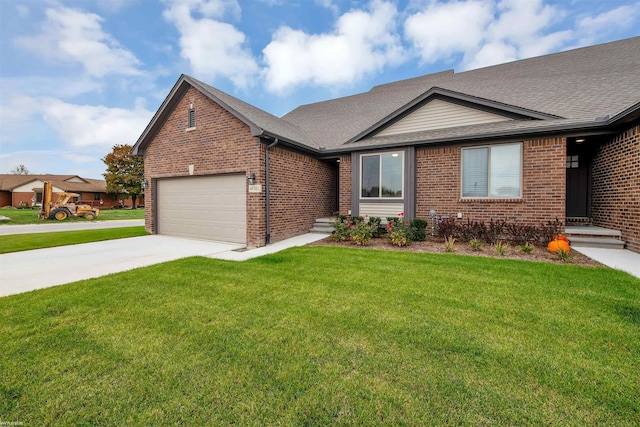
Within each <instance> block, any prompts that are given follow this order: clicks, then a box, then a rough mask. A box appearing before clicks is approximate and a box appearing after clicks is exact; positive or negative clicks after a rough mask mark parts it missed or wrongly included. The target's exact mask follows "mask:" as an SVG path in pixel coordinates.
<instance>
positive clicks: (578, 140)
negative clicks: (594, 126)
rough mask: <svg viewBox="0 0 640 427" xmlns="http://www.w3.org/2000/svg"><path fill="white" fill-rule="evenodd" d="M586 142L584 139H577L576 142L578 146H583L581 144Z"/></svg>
mask: <svg viewBox="0 0 640 427" xmlns="http://www.w3.org/2000/svg"><path fill="white" fill-rule="evenodd" d="M585 141H586V140H585V139H584V138H578V139H576V142H577V143H578V144H581V143H583V142H585Z"/></svg>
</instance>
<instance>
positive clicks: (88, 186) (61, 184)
mask: <svg viewBox="0 0 640 427" xmlns="http://www.w3.org/2000/svg"><path fill="white" fill-rule="evenodd" d="M44 181H51V184H52V185H53V191H52V193H53V200H54V201H55V200H56V198H57V196H58V195H59V194H60V193H63V192H67V193H78V194H79V195H80V196H79V197H75V198H74V202H75V203H84V204H87V205H92V206H95V207H98V208H102V209H111V208H112V207H121V206H128V207H130V206H131V198H128V197H123V196H122V195H115V194H107V192H106V188H107V184H106V182H105V181H104V180H103V179H90V178H82V177H80V176H78V175H50V174H44V175H14V174H0V206H14V207H19V206H42V190H43V188H44ZM139 200H140V199H139Z"/></svg>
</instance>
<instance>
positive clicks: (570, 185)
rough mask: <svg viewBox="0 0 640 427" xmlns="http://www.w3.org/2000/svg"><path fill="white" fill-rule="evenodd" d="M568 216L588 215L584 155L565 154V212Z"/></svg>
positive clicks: (586, 175)
mask: <svg viewBox="0 0 640 427" xmlns="http://www.w3.org/2000/svg"><path fill="white" fill-rule="evenodd" d="M566 215H567V216H568V217H588V216H589V164H588V161H587V159H586V156H584V155H582V154H574V155H568V156H567V213H566Z"/></svg>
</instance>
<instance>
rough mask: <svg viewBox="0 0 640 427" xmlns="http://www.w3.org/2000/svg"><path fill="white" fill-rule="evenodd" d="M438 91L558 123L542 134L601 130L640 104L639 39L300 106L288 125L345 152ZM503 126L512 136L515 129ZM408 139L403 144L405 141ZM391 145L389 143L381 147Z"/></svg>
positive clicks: (524, 123) (543, 124) (396, 84)
mask: <svg viewBox="0 0 640 427" xmlns="http://www.w3.org/2000/svg"><path fill="white" fill-rule="evenodd" d="M433 88H441V89H443V90H448V91H453V92H455V93H460V94H465V95H468V96H471V97H476V98H478V99H480V100H486V101H492V102H496V103H500V104H503V105H505V106H510V107H513V108H518V109H523V110H529V111H531V112H538V113H541V114H546V115H549V116H555V117H557V118H555V119H554V118H552V117H548V118H547V119H545V120H541V121H537V122H538V124H539V125H540V126H541V127H549V125H550V123H546V122H547V121H554V122H555V126H557V127H562V126H563V125H564V124H566V125H567V126H569V125H571V126H576V125H577V124H578V123H584V124H589V123H592V124H596V123H599V122H602V121H603V119H602V118H603V117H607V118H613V117H616V116H617V115H619V114H620V113H623V112H625V111H626V110H629V109H632V108H633V107H634V106H636V107H637V106H638V104H639V103H640V37H635V38H631V39H626V40H622V41H617V42H612V43H606V44H601V45H596V46H590V47H585V48H580V49H575V50H570V51H566V52H561V53H556V54H552V55H545V56H541V57H536V58H531V59H524V60H520V61H515V62H510V63H506V64H500V65H495V66H492V67H486V68H480V69H477V70H472V71H466V72H462V73H454V72H453V71H446V72H442V73H437V74H430V75H426V76H422V77H417V78H413V79H409V80H403V81H399V82H394V83H389V84H385V85H380V86H376V87H374V88H373V89H371V90H370V91H369V92H366V93H363V94H359V95H354V96H349V97H345V98H338V99H333V100H330V101H325V102H319V103H315V104H309V105H303V106H300V107H298V108H296V109H295V110H293V111H291V112H290V113H288V114H286V115H285V116H284V117H283V118H284V119H285V120H287V121H289V122H291V123H292V124H294V125H297V126H299V127H300V128H302V129H304V130H305V131H306V132H307V134H308V135H309V136H310V137H311V138H312V139H313V140H314V141H315V142H316V143H317V144H319V145H321V146H326V147H328V148H340V147H341V146H343V145H344V144H345V143H347V142H351V140H352V139H353V138H354V137H355V136H357V135H358V134H360V133H362V132H363V131H365V130H367V129H371V128H372V127H374V126H375V125H376V124H380V123H381V122H382V121H383V120H384V119H385V118H388V117H390V116H393V113H394V112H397V111H401V110H402V108H403V107H404V106H405V105H407V104H409V103H411V102H412V101H413V100H415V99H417V98H419V97H420V96H421V95H423V94H424V93H426V92H428V91H429V90H432V89H433ZM519 123H520V124H521V125H522V126H523V128H525V129H531V128H532V126H533V127H534V128H535V124H534V125H532V124H531V123H528V121H522V122H519ZM505 126H507V127H510V131H511V132H513V131H515V130H516V129H514V126H515V127H517V126H518V124H511V125H505ZM494 127H495V126H487V128H489V129H491V128H494ZM480 129H482V126H481V127H480ZM466 131H467V132H465V131H464V129H463V130H460V129H458V131H457V135H458V136H464V135H466V134H469V135H470V134H473V133H475V132H477V131H478V127H476V126H470V127H468V129H467V130H466ZM447 132H451V131H450V130H449V131H447ZM408 137H409V136H408V135H400V136H398V139H401V140H404V141H407V138H408ZM415 137H416V139H424V138H426V137H428V135H415ZM392 141H393V138H384V139H380V141H379V142H380V143H381V144H382V143H385V142H386V143H390V142H392ZM369 142H370V141H369ZM366 145H369V144H366Z"/></svg>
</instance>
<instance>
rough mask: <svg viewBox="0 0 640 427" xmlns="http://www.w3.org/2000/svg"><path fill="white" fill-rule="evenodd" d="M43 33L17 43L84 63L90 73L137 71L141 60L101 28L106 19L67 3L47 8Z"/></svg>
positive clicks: (46, 55)
mask: <svg viewBox="0 0 640 427" xmlns="http://www.w3.org/2000/svg"><path fill="white" fill-rule="evenodd" d="M46 15H47V21H46V22H45V23H44V25H43V31H42V33H41V34H39V35H37V36H32V37H20V38H18V39H16V43H17V44H18V45H19V46H20V47H23V48H26V49H28V50H31V51H33V52H35V53H37V54H39V55H41V56H42V57H44V58H48V59H53V60H55V61H66V62H70V63H79V64H81V65H82V66H83V67H84V69H85V71H86V72H87V74H89V75H91V76H97V77H102V76H105V75H107V74H121V75H137V74H141V71H140V70H139V69H138V68H137V67H138V65H140V61H139V60H138V59H137V58H136V57H135V56H134V55H133V54H132V53H131V52H130V51H129V50H127V49H124V48H123V47H121V46H120V45H119V43H118V42H117V41H116V40H115V39H114V38H113V37H112V36H111V35H110V34H108V33H105V32H104V31H103V30H102V24H101V23H102V21H103V19H102V18H101V17H100V16H98V15H96V14H93V13H85V12H82V11H79V10H76V9H70V8H66V7H58V8H55V9H53V8H51V9H47V10H46Z"/></svg>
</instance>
